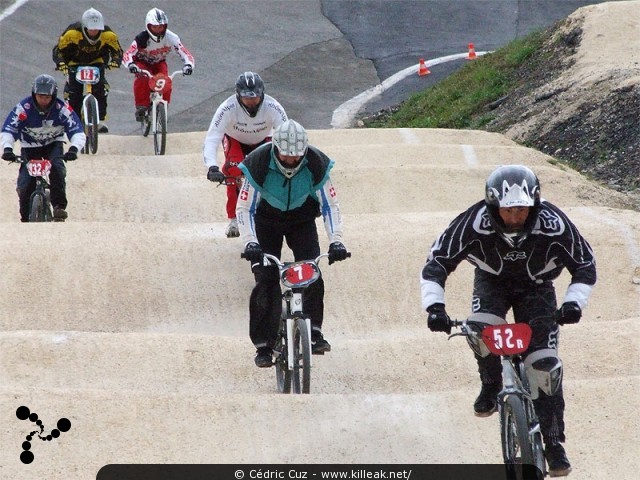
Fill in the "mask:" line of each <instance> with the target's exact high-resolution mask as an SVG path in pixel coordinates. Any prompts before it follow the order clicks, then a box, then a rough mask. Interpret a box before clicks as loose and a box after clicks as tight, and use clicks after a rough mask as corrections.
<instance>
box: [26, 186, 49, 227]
mask: <svg viewBox="0 0 640 480" xmlns="http://www.w3.org/2000/svg"><path fill="white" fill-rule="evenodd" d="M46 210H47V207H46V204H45V201H44V197H43V195H42V194H41V193H38V192H34V193H33V195H31V201H30V203H29V222H47V221H49V220H47V214H46Z"/></svg>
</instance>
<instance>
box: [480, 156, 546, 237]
mask: <svg viewBox="0 0 640 480" xmlns="http://www.w3.org/2000/svg"><path fill="white" fill-rule="evenodd" d="M484 202H485V204H486V206H487V212H488V214H489V221H490V222H491V225H492V226H493V228H494V229H495V231H496V233H498V235H500V237H502V239H504V240H505V241H506V242H507V244H509V245H511V246H512V247H517V246H519V245H520V244H521V243H522V242H523V241H524V240H525V239H526V238H527V237H528V236H529V234H530V233H531V230H533V227H534V226H535V224H536V221H537V220H538V213H539V211H540V182H539V180H538V177H537V176H536V174H535V173H533V172H532V171H531V169H529V168H527V167H525V166H523V165H503V166H501V167H498V168H496V169H495V170H494V171H493V172H491V174H490V175H489V178H487V183H486V187H485V197H484ZM501 207H502V208H508V207H529V216H528V217H527V221H526V222H525V224H524V227H523V229H522V231H520V232H515V233H512V232H510V233H507V232H506V230H505V224H504V222H503V221H502V218H500V214H499V213H498V209H499V208H501Z"/></svg>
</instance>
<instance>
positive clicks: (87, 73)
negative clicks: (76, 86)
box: [76, 67, 100, 85]
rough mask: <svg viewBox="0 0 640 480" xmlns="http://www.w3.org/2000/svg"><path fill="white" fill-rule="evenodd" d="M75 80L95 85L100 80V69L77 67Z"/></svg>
mask: <svg viewBox="0 0 640 480" xmlns="http://www.w3.org/2000/svg"><path fill="white" fill-rule="evenodd" d="M76 80H77V81H78V82H79V83H90V84H92V85H95V84H96V83H98V82H99V81H100V69H99V68H98V67H78V69H77V70H76Z"/></svg>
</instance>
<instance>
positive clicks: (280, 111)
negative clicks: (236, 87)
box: [204, 94, 288, 168]
mask: <svg viewBox="0 0 640 480" xmlns="http://www.w3.org/2000/svg"><path fill="white" fill-rule="evenodd" d="M287 120H288V117H287V112H285V110H284V108H283V107H282V105H280V103H279V102H278V101H277V100H276V99H275V98H273V97H270V96H269V95H265V96H264V101H263V102H262V105H260V109H259V110H258V113H257V114H256V116H255V117H253V118H252V117H251V116H249V115H248V114H247V112H245V110H244V108H242V106H241V105H240V104H239V103H238V99H237V98H236V96H235V94H234V95H232V96H230V97H229V98H227V99H226V100H225V101H224V102H222V104H220V106H219V107H218V109H217V110H216V113H215V114H214V115H213V118H212V119H211V124H210V125H209V131H208V132H207V136H206V138H205V139H204V164H205V165H206V166H207V168H208V167H211V166H213V165H216V166H217V165H218V162H217V158H218V146H219V145H220V142H221V141H222V138H223V137H224V136H225V134H226V135H228V136H230V137H231V138H233V139H235V140H237V141H238V142H240V143H242V144H244V145H257V144H258V143H260V142H262V141H263V140H264V139H265V138H267V137H270V136H271V135H272V133H273V130H274V129H275V128H277V127H279V126H280V125H282V124H283V123H284V122H286V121H287Z"/></svg>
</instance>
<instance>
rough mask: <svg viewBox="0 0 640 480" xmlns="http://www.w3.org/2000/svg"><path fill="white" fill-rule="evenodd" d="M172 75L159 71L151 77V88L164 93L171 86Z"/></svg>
mask: <svg viewBox="0 0 640 480" xmlns="http://www.w3.org/2000/svg"><path fill="white" fill-rule="evenodd" d="M171 82H172V80H171V77H169V76H168V75H165V74H164V73H158V74H156V75H154V76H153V77H151V78H150V79H149V88H150V89H151V90H153V91H154V92H159V93H164V91H165V90H167V89H168V88H171Z"/></svg>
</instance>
